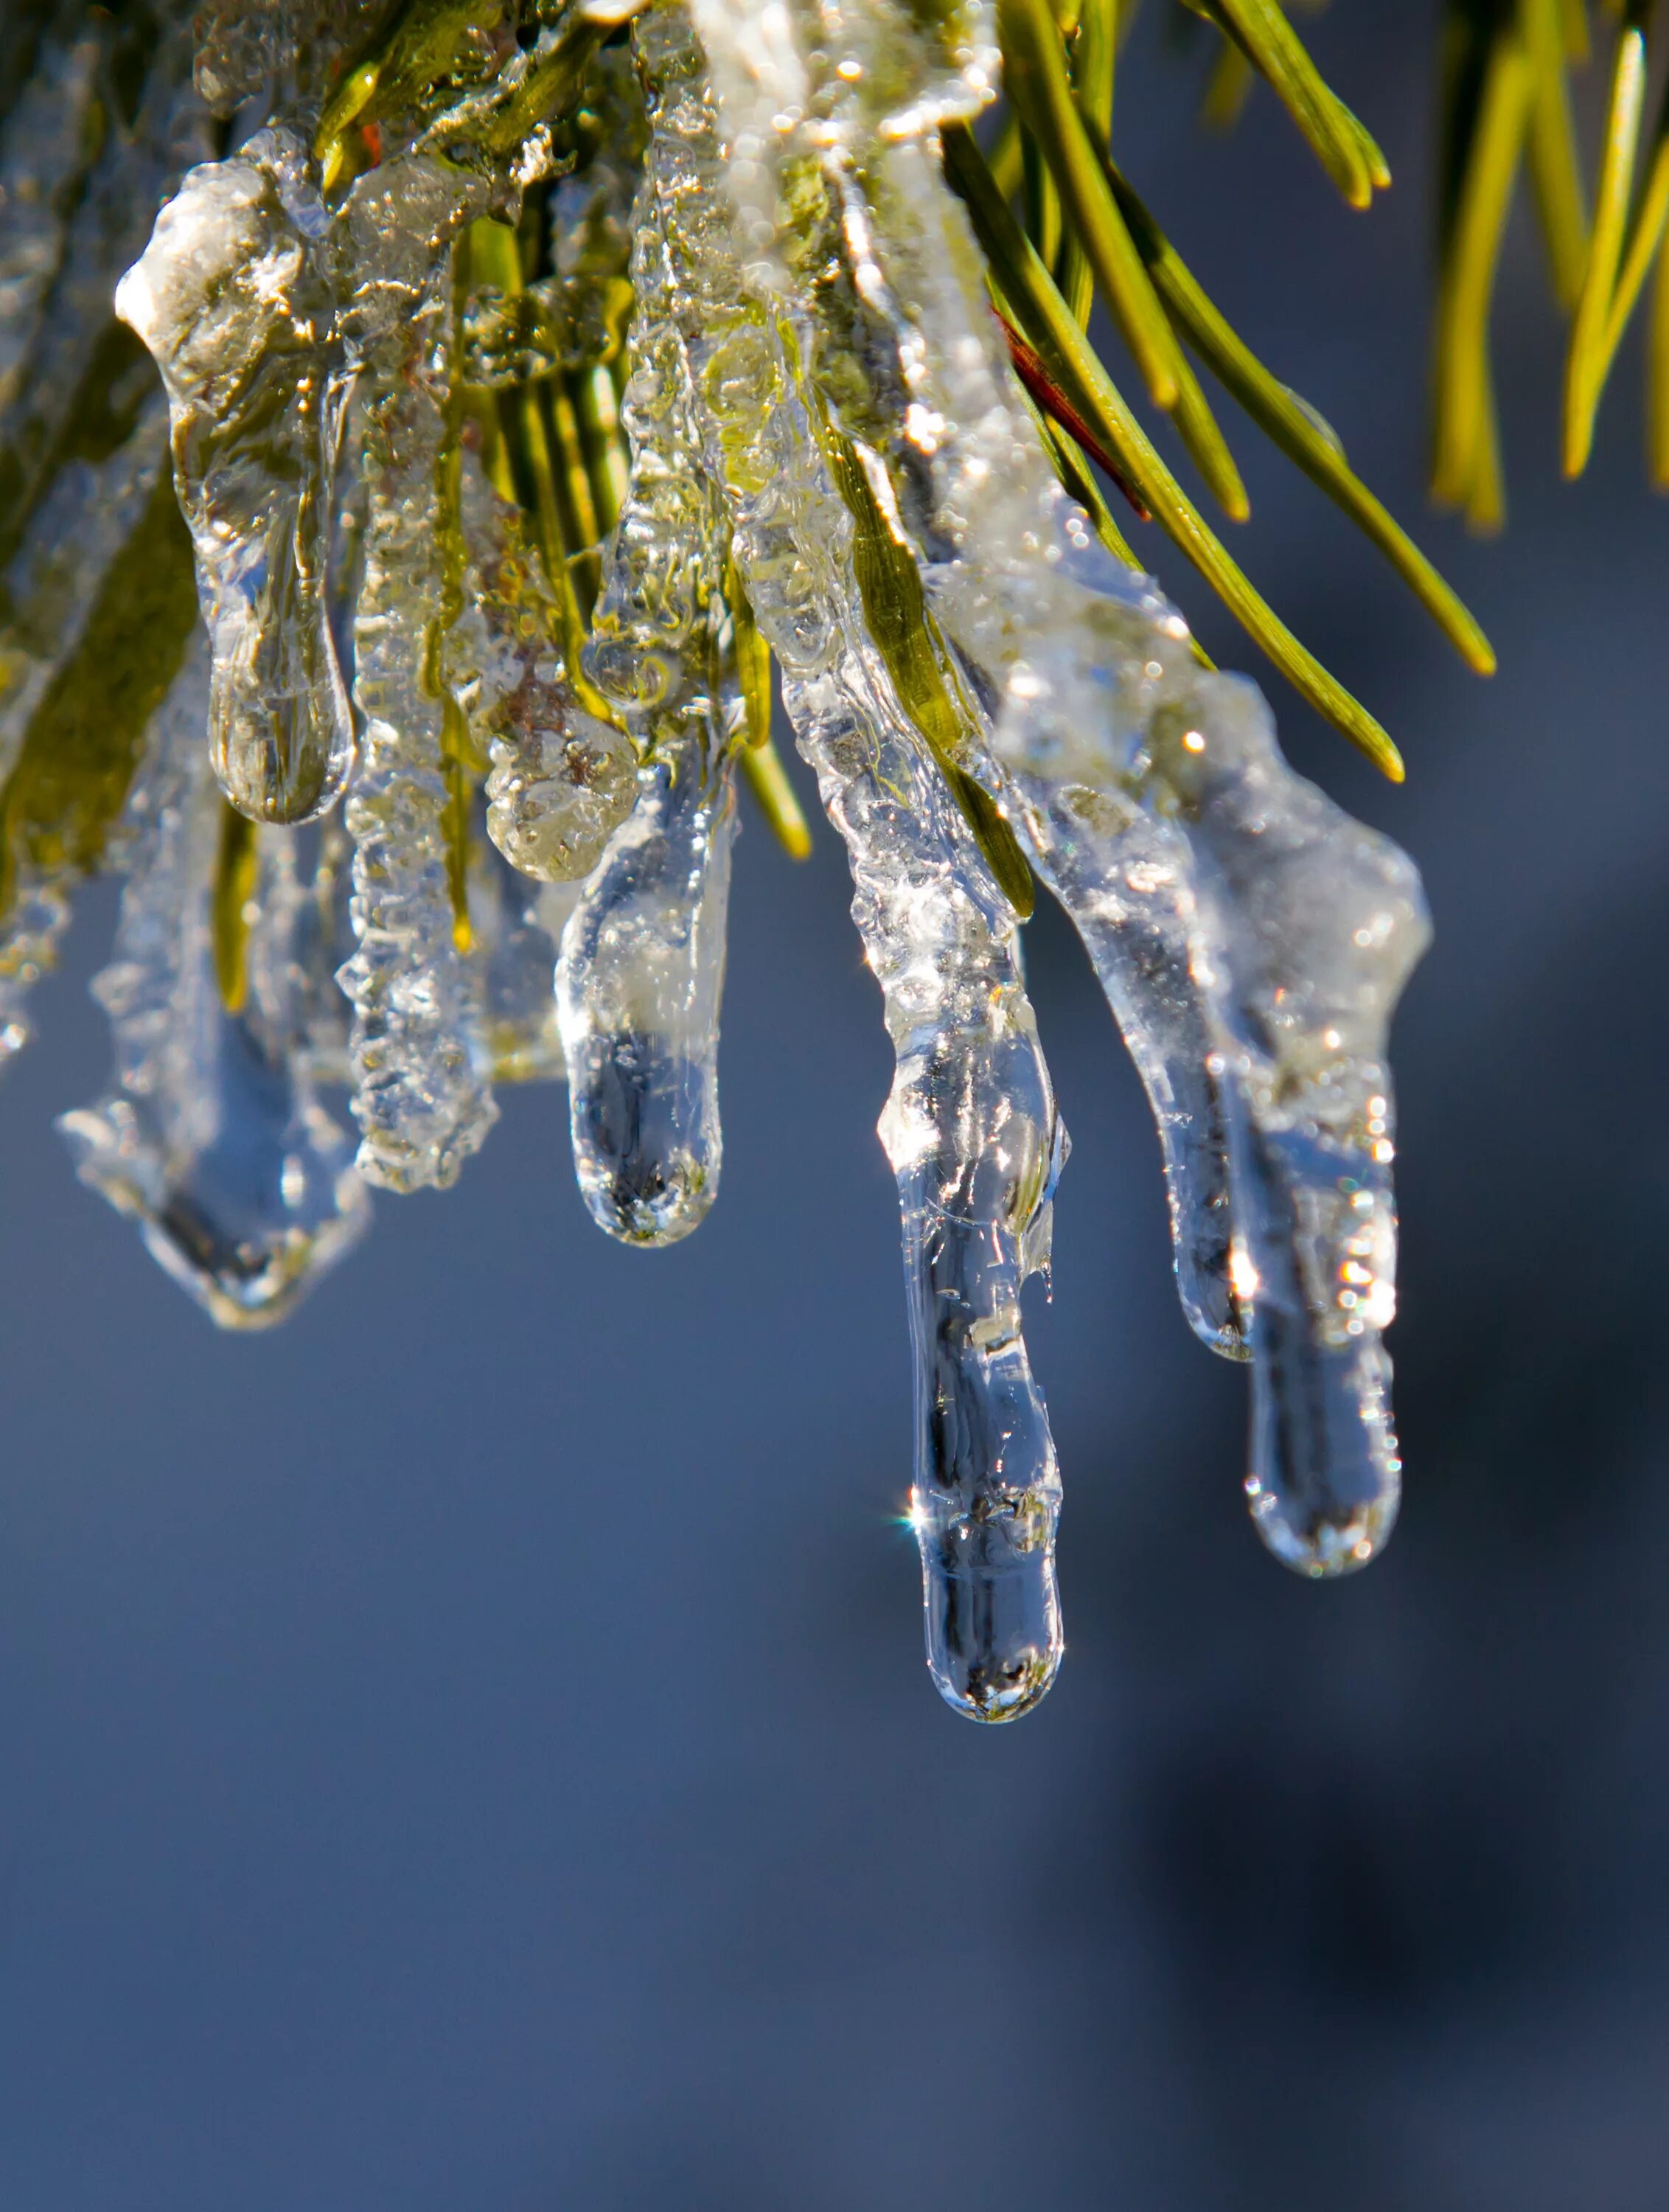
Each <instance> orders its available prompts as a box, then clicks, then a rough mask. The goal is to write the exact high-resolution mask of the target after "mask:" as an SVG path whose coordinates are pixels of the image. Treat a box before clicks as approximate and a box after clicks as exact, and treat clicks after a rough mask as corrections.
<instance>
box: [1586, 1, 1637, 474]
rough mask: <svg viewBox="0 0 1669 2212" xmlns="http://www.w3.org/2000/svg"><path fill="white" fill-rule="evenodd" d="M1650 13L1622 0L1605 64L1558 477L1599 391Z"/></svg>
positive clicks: (1589, 423)
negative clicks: (1607, 77)
mask: <svg viewBox="0 0 1669 2212" xmlns="http://www.w3.org/2000/svg"><path fill="white" fill-rule="evenodd" d="M1650 14H1651V0H1629V7H1628V11H1627V13H1626V15H1624V18H1623V27H1622V30H1621V31H1620V33H1618V35H1617V52H1616V53H1615V54H1614V55H1613V57H1612V59H1611V97H1610V100H1609V101H1608V103H1607V106H1606V111H1605V151H1604V154H1603V155H1602V157H1601V160H1600V165H1599V189H1598V191H1597V192H1596V194H1595V196H1594V209H1593V243H1592V245H1591V246H1590V249H1589V252H1588V265H1587V276H1586V277H1585V278H1584V280H1583V284H1582V296H1581V299H1580V301H1578V302H1577V306H1576V320H1575V325H1574V327H1573V328H1572V331H1571V333H1570V353H1569V359H1568V361H1567V362H1566V364H1565V402H1564V472H1565V474H1566V475H1567V476H1568V477H1576V476H1580V475H1581V472H1582V471H1583V470H1584V468H1586V467H1587V459H1588V455H1589V453H1591V452H1592V451H1593V424H1594V417H1595V416H1596V414H1597V413H1598V411H1599V396H1600V393H1601V392H1602V391H1603V390H1604V388H1605V369H1606V366H1607V363H1606V357H1605V335H1606V331H1607V330H1608V329H1609V327H1610V324H1611V305H1612V299H1613V295H1614V294H1615V291H1616V288H1617V262H1618V259H1619V258H1620V256H1621V253H1622V249H1623V224H1624V222H1625V220H1626V218H1627V215H1628V209H1629V197H1630V191H1631V190H1632V188H1633V185H1634V173H1635V160H1636V154H1637V152H1638V149H1639V145H1640V122H1641V114H1642V108H1643V106H1644V104H1645V99H1646V60H1647V56H1646V26H1647V23H1648V20H1649V17H1650Z"/></svg>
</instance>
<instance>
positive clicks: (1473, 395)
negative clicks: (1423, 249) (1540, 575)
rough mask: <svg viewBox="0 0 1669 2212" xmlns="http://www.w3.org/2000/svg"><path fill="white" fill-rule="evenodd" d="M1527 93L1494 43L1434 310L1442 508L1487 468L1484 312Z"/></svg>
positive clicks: (1508, 43) (1520, 68) (1501, 45)
mask: <svg viewBox="0 0 1669 2212" xmlns="http://www.w3.org/2000/svg"><path fill="white" fill-rule="evenodd" d="M1531 93H1532V80H1531V72H1530V63H1529V58H1528V57H1527V56H1526V53H1525V51H1524V48H1523V46H1522V45H1521V44H1520V40H1518V38H1517V36H1516V35H1515V34H1514V33H1506V34H1504V35H1503V36H1502V37H1499V38H1497V39H1496V40H1495V42H1494V44H1493V46H1491V48H1490V56H1489V60H1488V63H1487V65H1486V70H1485V76H1484V92H1483V96H1482V98H1481V100H1479V103H1478V119H1477V124H1476V127H1475V129H1474V131H1473V134H1472V143H1471V145H1470V147H1469V148H1468V149H1467V153H1466V165H1465V169H1464V173H1463V176H1462V180H1461V185H1460V204H1459V206H1458V209H1457V211H1456V216H1455V221H1454V230H1453V234H1452V236H1451V238H1450V240H1449V250H1448V255H1447V264H1446V266H1445V268H1444V270H1443V275H1442V283H1441V297H1440V301H1439V309H1438V337H1437V410H1436V411H1437V437H1436V455H1435V461H1434V465H1433V468H1432V483H1431V490H1432V497H1433V498H1434V499H1435V500H1436V501H1438V502H1439V504H1440V505H1443V506H1448V507H1469V506H1470V503H1471V502H1472V495H1473V483H1474V477H1475V476H1476V474H1477V472H1478V470H1479V469H1480V468H1483V467H1486V466H1487V465H1488V456H1487V455H1486V453H1485V452H1484V446H1485V443H1486V437H1485V432H1486V427H1487V417H1488V413H1489V407H1490V400H1489V328H1490V302H1491V300H1492V298H1493V296H1494V291H1495V278H1496V264H1497V263H1498V261H1499V259H1500V254H1501V240H1502V232H1503V231H1504V229H1505V228H1506V222H1507V214H1508V209H1509V207H1510V206H1511V204H1512V196H1513V185H1514V179H1516V177H1517V174H1518V168H1519V161H1520V156H1521V155H1522V153H1523V150H1524V140H1525V133H1526V129H1527V127H1528V124H1529V117H1530V100H1531Z"/></svg>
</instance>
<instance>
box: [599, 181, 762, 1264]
mask: <svg viewBox="0 0 1669 2212" xmlns="http://www.w3.org/2000/svg"><path fill="white" fill-rule="evenodd" d="M664 219H665V210H663V209H662V208H661V207H660V205H659V204H658V198H657V196H656V193H655V190H654V185H653V183H652V180H648V179H646V182H645V185H644V189H643V191H642V193H641V195H640V199H639V204H638V211H637V236H636V240H635V243H634V248H633V255H632V269H633V280H634V288H635V290H636V294H637V319H636V321H635V324H634V338H633V355H634V364H635V365H634V368H633V372H632V379H631V382H630V384H629V385H628V387H627V394H626V405H625V422H626V428H627V432H628V436H629V438H630V441H631V448H632V466H631V481H630V488H629V489H628V494H627V498H626V504H625V507H624V509H623V511H622V515H621V519H620V524H619V527H618V529H617V530H616V534H615V537H614V538H613V540H612V541H611V543H610V548H609V553H608V556H607V562H606V565H605V569H604V589H603V595H602V598H601V599H600V600H599V602H598V608H597V612H596V615H595V617H594V620H593V624H592V642H591V645H590V647H589V649H588V653H587V667H588V672H589V674H590V676H591V678H592V682H593V683H595V684H596V685H597V686H598V690H599V691H601V693H602V694H603V696H604V698H606V699H608V700H610V702H611V703H612V704H613V705H614V706H615V708H616V709H617V711H618V712H619V714H621V716H622V720H624V721H625V722H626V724H627V726H628V728H629V729H630V730H631V732H632V734H633V736H634V738H635V740H636V742H637V745H638V748H639V751H640V755H641V756H642V760H643V765H642V767H641V768H640V770H639V775H638V797H637V804H636V805H635V806H634V809H633V811H632V814H631V817H630V818H629V820H628V822H627V823H625V825H624V826H623V828H622V829H620V830H619V831H617V832H616V836H615V837H614V839H613V841H612V842H611V843H610V846H609V848H608V851H607V852H606V853H605V854H604V857H603V860H602V861H601V863H600V864H599V866H598V869H597V871H596V872H595V873H594V874H593V875H592V878H591V879H590V881H589V882H588V883H587V884H586V889H585V892H584V894H583V896H582V897H581V899H580V903H579V905H578V907H577V908H575V910H574V915H573V916H572V917H571V919H570V920H569V921H568V924H567V928H566V929H565V930H564V932H563V934H562V953H561V962H560V964H559V966H558V969H557V996H558V1001H559V1005H560V1007H561V1023H562V1042H563V1048H564V1051H565V1054H566V1056H567V1069H568V1099H569V1113H570V1121H571V1125H572V1129H573V1138H574V1169H575V1172H576V1174H577V1175H578V1177H579V1182H580V1193H581V1195H582V1196H583V1197H584V1199H585V1201H586V1205H587V1206H588V1207H589V1208H590V1209H591V1213H592V1218H593V1219H594V1220H595V1221H596V1222H597V1223H598V1225H599V1226H600V1227H602V1228H604V1229H605V1230H607V1231H609V1233H610V1235H611V1236H614V1237H620V1238H622V1240H623V1241H625V1242H626V1243H635V1244H670V1243H673V1242H675V1241H676V1240H677V1238H678V1237H686V1236H688V1235H689V1232H690V1231H691V1230H692V1229H694V1228H695V1226H696V1225H697V1224H698V1223H699V1222H700V1221H701V1219H702V1218H704V1217H705V1215H706V1213H707V1209H708V1207H709V1206H711V1205H712V1204H713V1199H714V1197H715V1196H716V1194H717V1192H718V1187H719V1170H720V1166H721V1164H722V1160H723V1151H724V1146H723V1138H722V1134H721V1131H720V1126H719V1090H718V1054H719V1001H720V998H721V995H722V993H723V989H724V975H725V915H726V909H727V907H728V903H729V897H730V865H731V843H732V842H733V839H734V836H735V829H736V814H735V802H734V797H733V793H732V791H731V748H732V743H733V740H734V738H735V737H736V735H737V730H738V727H739V720H740V714H741V702H740V695H739V691H738V690H737V683H736V675H735V666H734V658H733V654H731V653H730V650H729V634H730V623H729V617H728V614H727V611H726V609H725V603H724V600H723V598H722V595H721V586H722V580H723V574H724V564H725V554H726V550H727V547H728V543H729V526H728V523H727V521H726V520H725V513H724V504H723V498H722V494H721V492H720V490H719V487H718V486H717V485H715V484H714V483H713V482H712V480H711V478H710V477H709V476H708V475H707V471H706V470H705V469H704V467H703V466H702V455H701V435H700V430H699V428H698V425H697V423H696V420H695V395H694V393H693V392H692V391H691V389H690V384H689V368H688V366H687V364H686V362H685V360H684V355H683V345H682V344H681V343H680V340H679V336H678V332H677V329H676V328H675V327H674V325H672V323H671V320H670V319H669V312H668V311H669V308H670V307H671V305H672V301H671V297H670V292H669V284H670V276H669V270H668V268H667V264H666V247H665V240H664V237H663V235H662V232H661V224H662V222H663V220H664Z"/></svg>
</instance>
